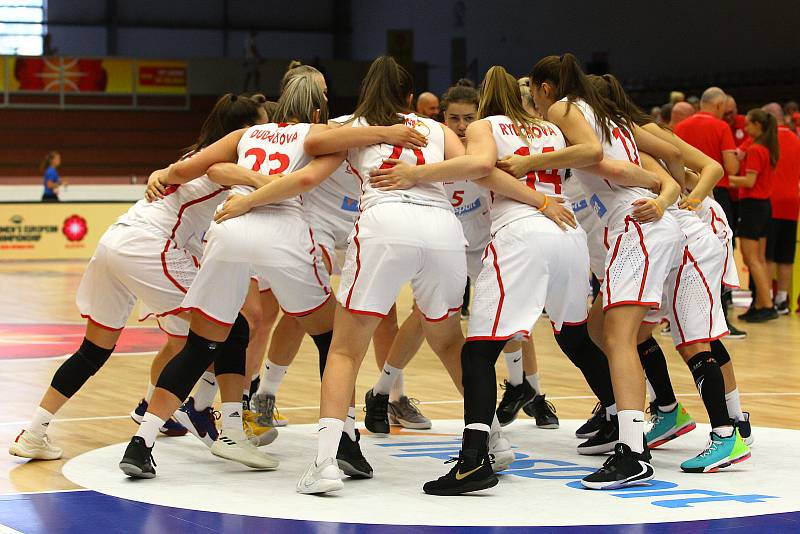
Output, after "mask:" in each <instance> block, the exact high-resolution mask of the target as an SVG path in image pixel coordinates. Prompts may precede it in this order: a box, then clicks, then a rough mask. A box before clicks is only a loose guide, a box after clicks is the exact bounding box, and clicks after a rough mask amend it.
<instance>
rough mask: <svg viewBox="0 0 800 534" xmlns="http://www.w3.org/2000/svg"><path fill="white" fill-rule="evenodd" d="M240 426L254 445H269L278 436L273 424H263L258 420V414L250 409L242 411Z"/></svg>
mask: <svg viewBox="0 0 800 534" xmlns="http://www.w3.org/2000/svg"><path fill="white" fill-rule="evenodd" d="M242 427H243V428H244V433H245V435H246V436H247V439H249V440H250V443H252V444H253V445H255V446H256V447H261V446H262V445H269V444H270V443H272V442H273V441H275V438H277V437H278V430H277V429H276V428H275V427H273V426H263V425H261V424H260V423H259V422H258V415H257V414H256V413H255V412H253V411H252V410H244V411H243V412H242Z"/></svg>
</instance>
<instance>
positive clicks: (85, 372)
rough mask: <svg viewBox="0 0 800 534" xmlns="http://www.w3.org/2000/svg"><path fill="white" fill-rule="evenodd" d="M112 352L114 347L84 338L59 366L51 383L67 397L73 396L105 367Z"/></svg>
mask: <svg viewBox="0 0 800 534" xmlns="http://www.w3.org/2000/svg"><path fill="white" fill-rule="evenodd" d="M112 352H114V349H104V348H102V347H98V346H97V345H95V344H94V343H92V342H91V341H89V340H88V339H86V338H84V339H83V343H81V346H80V347H79V348H78V350H77V351H76V352H75V354H73V355H72V356H70V357H69V359H67V361H65V362H64V363H62V364H61V367H59V368H58V370H57V371H56V374H54V375H53V380H52V382H51V383H50V385H51V386H52V387H53V389H55V390H56V391H58V392H59V393H61V394H62V395H64V396H65V397H67V398H70V397H72V396H73V395H74V394H75V393H77V392H78V390H79V389H81V388H82V387H83V385H84V384H85V383H86V381H87V380H89V379H90V378H91V377H92V376H94V374H95V373H96V372H97V371H99V370H100V368H101V367H103V364H105V363H106V361H108V358H109V356H111V353H112Z"/></svg>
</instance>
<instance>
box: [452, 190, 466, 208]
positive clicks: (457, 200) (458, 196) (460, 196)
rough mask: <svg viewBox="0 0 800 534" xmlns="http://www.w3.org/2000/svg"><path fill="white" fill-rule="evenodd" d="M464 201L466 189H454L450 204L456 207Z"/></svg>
mask: <svg viewBox="0 0 800 534" xmlns="http://www.w3.org/2000/svg"><path fill="white" fill-rule="evenodd" d="M463 203H464V191H462V190H457V191H453V198H451V199H450V204H452V205H453V207H454V208H457V207H459V206H460V205H461V204H463Z"/></svg>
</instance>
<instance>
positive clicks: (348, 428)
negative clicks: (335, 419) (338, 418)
mask: <svg viewBox="0 0 800 534" xmlns="http://www.w3.org/2000/svg"><path fill="white" fill-rule="evenodd" d="M344 432H347V435H348V436H350V439H351V440H352V441H355V440H356V409H355V407H353V406H350V407H349V408H348V409H347V419H345V420H344Z"/></svg>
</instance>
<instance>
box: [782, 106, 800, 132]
mask: <svg viewBox="0 0 800 534" xmlns="http://www.w3.org/2000/svg"><path fill="white" fill-rule="evenodd" d="M783 111H784V119H783V120H784V122H785V123H786V126H788V127H789V129H790V130H791V131H793V132H794V133H797V127H798V126H799V125H800V106H798V105H797V102H795V101H794V100H790V101H788V102H787V103H786V105H785V106H784V108H783Z"/></svg>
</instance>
